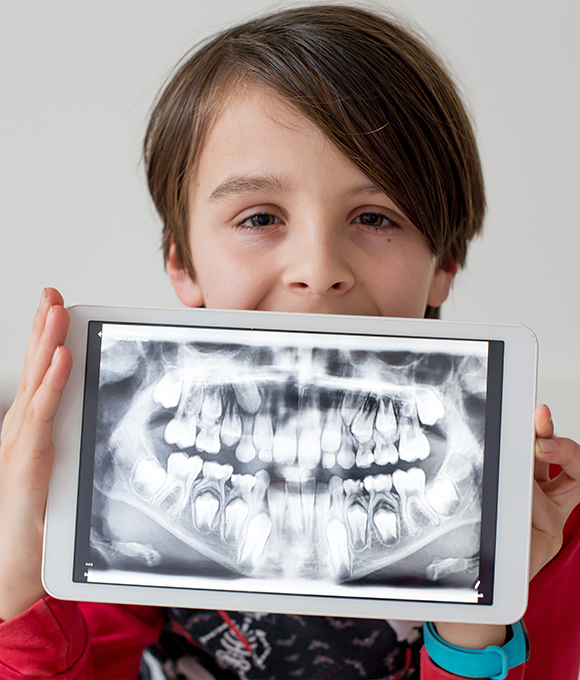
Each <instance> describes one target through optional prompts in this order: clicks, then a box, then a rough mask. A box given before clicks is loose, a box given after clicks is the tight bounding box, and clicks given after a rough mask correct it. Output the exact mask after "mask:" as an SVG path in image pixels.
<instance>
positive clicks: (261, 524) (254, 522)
mask: <svg viewBox="0 0 580 680" xmlns="http://www.w3.org/2000/svg"><path fill="white" fill-rule="evenodd" d="M271 531H272V520H271V519H270V517H269V516H268V515H267V514H266V513H265V512H261V513H259V514H258V515H254V517H252V519H251V520H250V521H249V522H248V528H247V530H246V540H245V541H244V542H243V543H242V544H241V545H240V548H241V550H240V551H239V555H240V557H239V562H240V565H241V566H245V567H249V568H250V569H255V568H256V566H257V565H258V563H259V562H260V559H261V558H262V555H263V554H264V550H265V548H266V544H267V543H268V539H269V538H270V533H271Z"/></svg>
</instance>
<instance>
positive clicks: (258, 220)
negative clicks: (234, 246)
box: [236, 212, 282, 231]
mask: <svg viewBox="0 0 580 680" xmlns="http://www.w3.org/2000/svg"><path fill="white" fill-rule="evenodd" d="M281 223H282V221H281V220H280V219H279V218H278V217H276V215H273V214H272V213H266V212H262V213H254V214H253V215H249V216H248V217H246V218H245V219H244V220H242V221H241V222H239V223H238V224H236V229H248V230H250V231H251V230H255V231H259V230H260V229H266V228H267V227H271V226H273V225H274V224H281Z"/></svg>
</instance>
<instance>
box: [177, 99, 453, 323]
mask: <svg viewBox="0 0 580 680" xmlns="http://www.w3.org/2000/svg"><path fill="white" fill-rule="evenodd" d="M189 215H190V229H191V232H190V244H191V252H192V258H193V263H194V268H195V272H196V280H195V282H194V281H192V280H191V279H190V278H189V276H187V274H186V273H185V272H184V270H183V269H182V268H181V266H180V263H179V258H177V257H176V253H175V249H174V248H173V247H172V249H171V253H170V256H169V258H168V262H167V266H168V271H169V273H170V275H171V278H172V282H173V285H174V286H175V288H176V291H177V294H178V296H179V298H180V299H181V301H182V302H184V303H185V304H187V305H189V306H199V305H201V304H204V303H205V305H206V306H207V307H214V308H223V309H261V310H274V311H282V312H318V313H333V314H365V315H377V316H406V317H422V316H423V315H424V313H425V308H426V306H427V304H429V305H431V306H434V307H437V306H439V305H440V304H441V303H442V302H443V301H444V300H445V298H446V297H447V295H448V292H449V288H450V285H451V281H452V278H453V272H452V271H447V270H444V269H440V268H438V267H437V262H436V259H435V257H434V256H433V255H432V253H431V252H430V250H429V248H428V246H427V243H426V241H425V239H424V237H423V236H422V234H421V233H420V232H419V231H418V230H417V229H416V228H415V227H414V226H413V225H412V224H411V223H410V222H409V220H408V219H407V218H406V217H405V216H404V215H403V213H402V212H401V211H400V210H399V209H398V208H397V206H396V205H395V204H394V203H393V202H392V201H391V200H390V199H389V197H388V196H387V195H386V194H384V193H382V192H381V191H380V190H379V189H378V188H377V187H376V186H374V185H373V184H372V183H371V182H370V180H369V179H368V178H367V177H366V176H365V175H364V174H362V173H361V172H360V170H358V169H357V168H356V167H355V166H354V165H353V164H352V163H351V162H350V161H349V160H348V159H347V158H346V157H345V156H343V155H342V154H341V153H340V152H339V151H338V150H337V149H336V148H335V147H334V146H333V145H332V144H331V143H330V142H329V141H328V140H327V139H326V137H324V135H323V134H322V133H321V132H320V131H319V130H318V129H317V128H315V127H314V126H313V124H312V123H310V122H309V121H308V119H306V118H305V117H304V116H302V115H300V114H297V113H296V112H294V111H293V110H292V109H291V108H290V107H289V106H287V105H286V104H285V103H284V102H283V101H282V100H280V99H279V98H278V97H277V96H276V95H274V94H272V93H271V92H269V91H266V90H260V89H253V90H251V91H249V92H247V93H246V94H245V95H244V96H243V97H239V98H237V99H235V100H234V101H233V102H232V103H231V104H230V105H229V106H228V107H226V109H225V111H224V113H223V114H222V115H221V116H220V118H219V119H218V120H217V122H216V124H215V126H214V128H213V130H212V132H211V134H210V135H209V137H208V140H207V142H206V145H205V148H204V150H203V153H202V154H201V158H200V160H199V166H198V170H197V173H196V175H195V178H194V181H193V183H192V186H191V194H190V212H189Z"/></svg>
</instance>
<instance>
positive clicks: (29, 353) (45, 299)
mask: <svg viewBox="0 0 580 680" xmlns="http://www.w3.org/2000/svg"><path fill="white" fill-rule="evenodd" d="M53 305H61V306H64V300H63V298H62V295H61V294H60V293H59V292H58V290H56V289H55V288H45V289H44V290H43V291H42V295H41V297H40V305H39V306H38V310H37V311H36V315H35V317H34V322H33V324H32V331H31V333H30V339H29V342H28V348H27V350H26V355H25V356H24V368H26V366H27V365H28V364H29V363H30V361H31V358H32V357H33V356H34V353H35V352H36V348H37V347H38V343H39V341H40V337H41V335H42V331H43V330H44V326H45V324H46V317H47V315H48V312H49V310H50V308H51V307H52V306H53Z"/></svg>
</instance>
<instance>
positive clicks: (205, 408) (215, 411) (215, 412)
mask: <svg viewBox="0 0 580 680" xmlns="http://www.w3.org/2000/svg"><path fill="white" fill-rule="evenodd" d="M222 413H223V404H222V400H221V399H220V394H219V390H208V391H207V392H206V394H205V396H204V399H203V403H202V405H201V419H202V420H203V421H206V422H208V423H215V422H216V421H217V420H218V418H219V417H220V416H221V414H222Z"/></svg>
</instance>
